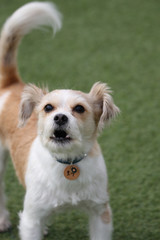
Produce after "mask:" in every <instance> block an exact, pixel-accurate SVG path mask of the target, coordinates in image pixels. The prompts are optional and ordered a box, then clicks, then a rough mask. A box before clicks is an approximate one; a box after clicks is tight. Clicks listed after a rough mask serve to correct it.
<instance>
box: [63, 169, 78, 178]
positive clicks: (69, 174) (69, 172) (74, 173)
mask: <svg viewBox="0 0 160 240" xmlns="http://www.w3.org/2000/svg"><path fill="white" fill-rule="evenodd" d="M79 174H80V170H79V168H78V167H77V166H76V165H69V166H67V167H66V168H65V169H64V176H65V178H67V179H69V180H76V179H77V178H78V177H79Z"/></svg>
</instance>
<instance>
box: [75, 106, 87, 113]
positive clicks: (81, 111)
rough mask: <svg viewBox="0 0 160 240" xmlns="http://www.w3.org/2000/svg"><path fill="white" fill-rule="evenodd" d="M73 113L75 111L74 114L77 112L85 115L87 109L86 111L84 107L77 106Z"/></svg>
mask: <svg viewBox="0 0 160 240" xmlns="http://www.w3.org/2000/svg"><path fill="white" fill-rule="evenodd" d="M73 111H74V112H77V113H84V111H85V109H84V107H83V106H81V105H77V106H75V107H74V108H73Z"/></svg>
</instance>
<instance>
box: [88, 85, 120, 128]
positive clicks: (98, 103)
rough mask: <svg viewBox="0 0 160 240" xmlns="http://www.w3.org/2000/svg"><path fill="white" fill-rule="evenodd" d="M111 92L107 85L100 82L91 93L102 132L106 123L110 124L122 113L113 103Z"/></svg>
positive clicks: (96, 118)
mask: <svg viewBox="0 0 160 240" xmlns="http://www.w3.org/2000/svg"><path fill="white" fill-rule="evenodd" d="M111 92H112V91H111V90H110V88H109V87H108V86H107V84H105V83H100V82H97V83H95V84H94V85H93V87H92V88H91V90H90V92H89V95H90V97H91V98H92V102H93V111H94V113H95V120H96V122H97V125H98V129H99V130H102V128H103V127H104V125H105V123H109V122H110V120H111V119H113V118H115V117H116V115H117V114H118V113H119V112H120V110H119V108H118V107H117V106H116V105H115V104H114V102H113V99H112V96H111V95H110V94H111Z"/></svg>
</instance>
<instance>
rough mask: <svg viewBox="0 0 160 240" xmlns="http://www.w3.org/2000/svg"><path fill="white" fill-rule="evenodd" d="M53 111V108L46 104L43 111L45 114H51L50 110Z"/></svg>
mask: <svg viewBox="0 0 160 240" xmlns="http://www.w3.org/2000/svg"><path fill="white" fill-rule="evenodd" d="M53 109H54V107H53V106H52V105H51V104H47V105H46V106H45V107H44V111H45V112H47V113H48V112H51V111H52V110H53Z"/></svg>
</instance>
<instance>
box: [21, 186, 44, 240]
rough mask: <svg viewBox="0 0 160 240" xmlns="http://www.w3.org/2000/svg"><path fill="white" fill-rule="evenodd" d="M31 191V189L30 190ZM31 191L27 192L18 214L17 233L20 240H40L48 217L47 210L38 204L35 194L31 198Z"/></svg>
mask: <svg viewBox="0 0 160 240" xmlns="http://www.w3.org/2000/svg"><path fill="white" fill-rule="evenodd" d="M32 191H33V189H32ZM32 191H27V193H26V196H25V201H24V209H23V212H22V213H21V214H20V224H19V233H20V239H21V240H42V237H43V230H44V221H45V220H46V218H47V216H48V211H47V209H44V205H43V204H40V202H41V201H40V199H39V201H38V200H37V198H35V196H36V194H35V195H34V196H33V194H31V193H32Z"/></svg>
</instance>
